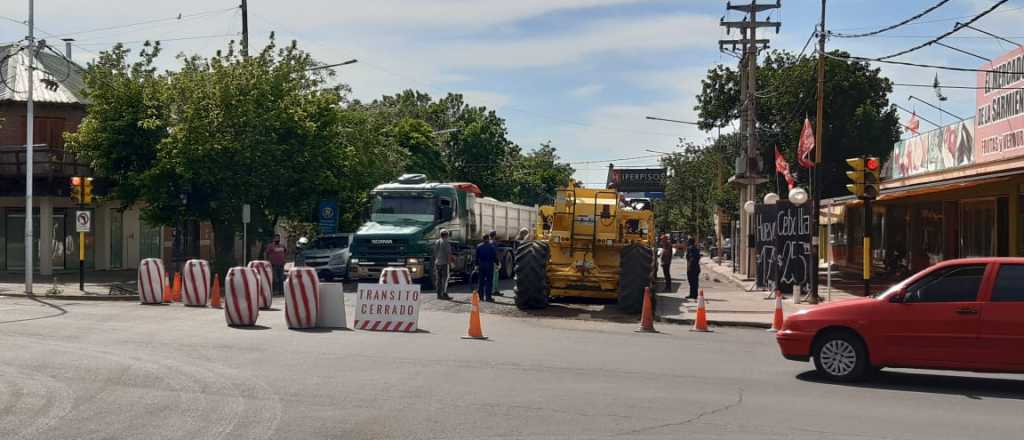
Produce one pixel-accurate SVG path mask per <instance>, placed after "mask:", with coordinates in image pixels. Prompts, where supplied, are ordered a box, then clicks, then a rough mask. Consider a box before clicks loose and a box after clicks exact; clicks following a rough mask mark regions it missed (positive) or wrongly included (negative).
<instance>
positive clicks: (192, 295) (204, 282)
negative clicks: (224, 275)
mask: <svg viewBox="0 0 1024 440" xmlns="http://www.w3.org/2000/svg"><path fill="white" fill-rule="evenodd" d="M210 282H211V280H210V263H208V262H206V260H188V261H186V262H185V269H184V275H182V280H181V284H182V293H181V300H182V301H183V302H184V303H185V305H186V306H201V307H206V303H207V301H209V300H210Z"/></svg>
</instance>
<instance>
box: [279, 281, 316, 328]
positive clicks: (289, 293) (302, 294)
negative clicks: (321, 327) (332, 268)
mask: <svg viewBox="0 0 1024 440" xmlns="http://www.w3.org/2000/svg"><path fill="white" fill-rule="evenodd" d="M319 312H320V279H319V278H318V277H317V276H316V270H314V269H313V268H311V267H296V268H294V269H292V270H290V271H288V278H287V279H285V283H284V316H285V320H286V321H287V322H288V328H314V327H316V326H317V317H318V316H319Z"/></svg>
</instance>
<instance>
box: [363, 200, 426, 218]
mask: <svg viewBox="0 0 1024 440" xmlns="http://www.w3.org/2000/svg"><path fill="white" fill-rule="evenodd" d="M436 212H437V207H436V205H435V200H434V198H432V197H431V198H427V197H418V196H413V195H404V194H403V195H397V194H396V195H381V194H377V195H375V196H374V198H373V211H371V214H370V220H373V221H375V222H395V221H402V220H411V221H419V222H432V221H434V214H435V213H436Z"/></svg>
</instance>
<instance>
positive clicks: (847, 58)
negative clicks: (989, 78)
mask: <svg viewBox="0 0 1024 440" xmlns="http://www.w3.org/2000/svg"><path fill="white" fill-rule="evenodd" d="M825 56H827V57H829V58H832V59H835V60H840V61H851V60H852V61H865V62H877V63H886V64H896V65H900V66H910V67H921V68H927V69H940V70H951V71H954V72H975V73H977V72H982V73H1004V74H1008V75H1020V74H1024V72H1009V71H1005V70H993V69H974V68H968V67H954V66H939V65H935V64H921V63H910V62H906V61H895V60H883V59H879V58H865V57H855V56H852V55H851V56H845V57H841V56H836V55H832V54H825ZM942 87H945V86H942Z"/></svg>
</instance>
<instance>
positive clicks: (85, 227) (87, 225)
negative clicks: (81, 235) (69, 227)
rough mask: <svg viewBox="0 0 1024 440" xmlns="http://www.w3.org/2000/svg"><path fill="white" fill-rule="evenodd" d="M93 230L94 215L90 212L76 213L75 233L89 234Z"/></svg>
mask: <svg viewBox="0 0 1024 440" xmlns="http://www.w3.org/2000/svg"><path fill="white" fill-rule="evenodd" d="M91 228H92V213H91V212H89V211H77V212H75V232H89V230H90V229H91Z"/></svg>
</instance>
